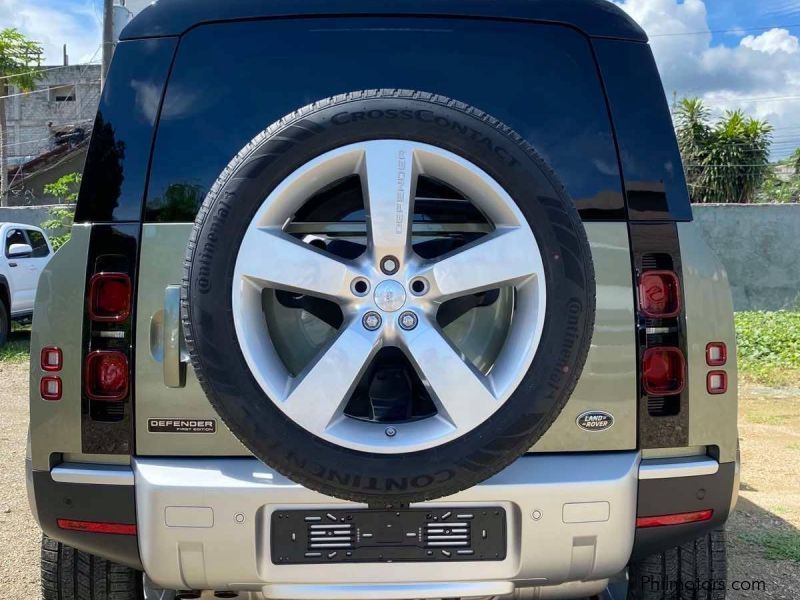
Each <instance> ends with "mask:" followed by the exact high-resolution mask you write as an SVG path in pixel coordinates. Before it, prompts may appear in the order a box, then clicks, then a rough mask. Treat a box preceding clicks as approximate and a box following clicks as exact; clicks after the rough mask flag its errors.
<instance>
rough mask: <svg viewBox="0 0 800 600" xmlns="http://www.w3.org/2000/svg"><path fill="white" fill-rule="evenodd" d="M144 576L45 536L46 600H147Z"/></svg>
mask: <svg viewBox="0 0 800 600" xmlns="http://www.w3.org/2000/svg"><path fill="white" fill-rule="evenodd" d="M143 598H144V592H143V590H142V574H141V573H140V572H139V571H136V570H134V569H131V568H130V567H126V566H123V565H119V564H117V563H113V562H111V561H109V560H106V559H104V558H100V557H99V556H94V555H92V554H88V553H86V552H81V551H80V550H76V549H75V548H72V547H70V546H67V545H66V544H62V543H61V542H59V541H56V540H54V539H52V538H49V537H47V536H46V535H44V536H42V600H143Z"/></svg>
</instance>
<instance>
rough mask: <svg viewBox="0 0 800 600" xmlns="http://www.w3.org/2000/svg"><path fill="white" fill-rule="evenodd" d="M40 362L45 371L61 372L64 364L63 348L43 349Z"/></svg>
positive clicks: (48, 347)
mask: <svg viewBox="0 0 800 600" xmlns="http://www.w3.org/2000/svg"><path fill="white" fill-rule="evenodd" d="M39 360H40V365H41V367H42V370H43V371H60V370H61V367H62V366H63V364H64V354H63V353H62V352H61V348H56V347H55V346H47V347H45V348H42V352H41V354H40V359H39Z"/></svg>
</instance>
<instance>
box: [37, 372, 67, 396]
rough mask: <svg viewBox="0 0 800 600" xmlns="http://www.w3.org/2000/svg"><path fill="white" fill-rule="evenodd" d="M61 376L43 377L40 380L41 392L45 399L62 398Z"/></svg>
mask: <svg viewBox="0 0 800 600" xmlns="http://www.w3.org/2000/svg"><path fill="white" fill-rule="evenodd" d="M61 387H62V386H61V377H56V376H49V377H42V378H41V380H40V381H39V393H40V394H41V396H42V399H43V400H61Z"/></svg>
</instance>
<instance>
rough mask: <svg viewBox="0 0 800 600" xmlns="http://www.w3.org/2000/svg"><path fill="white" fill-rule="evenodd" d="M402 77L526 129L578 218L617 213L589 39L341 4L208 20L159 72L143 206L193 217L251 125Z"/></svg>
mask: <svg viewBox="0 0 800 600" xmlns="http://www.w3.org/2000/svg"><path fill="white" fill-rule="evenodd" d="M370 88H407V89H415V90H421V91H427V92H434V93H439V94H443V95H446V96H449V97H451V98H454V99H457V100H461V101H463V102H467V103H469V104H472V105H473V106H476V107H477V108H480V109H481V110H484V111H486V112H488V113H489V114H491V115H493V116H495V117H497V118H498V119H500V120H501V121H503V122H505V123H506V124H507V125H509V126H510V127H512V128H514V129H515V130H516V131H517V132H519V133H520V134H521V135H523V136H524V137H525V138H526V139H527V140H528V141H529V142H530V143H531V144H532V145H533V146H534V147H535V148H536V149H537V150H538V152H539V153H540V154H541V155H542V156H543V157H544V158H545V159H546V160H547V161H548V162H549V163H550V165H551V166H552V167H553V168H554V170H555V171H556V173H557V174H558V176H559V177H560V179H561V181H562V182H563V183H564V184H565V185H566V188H567V191H568V192H569V193H570V195H571V196H572V197H573V199H574V200H575V202H576V204H577V206H578V208H579V209H580V210H581V213H582V216H583V217H584V218H585V219H624V218H625V212H624V200H623V197H622V190H621V182H620V174H619V167H618V163H617V157H616V151H615V147H614V142H613V138H612V134H611V127H610V125H609V119H608V111H607V106H606V103H605V99H604V96H603V93H602V88H601V86H600V83H599V80H598V74H597V68H596V65H595V62H594V59H593V57H592V51H591V48H590V45H589V42H588V41H587V39H586V38H585V37H584V36H583V35H582V34H580V33H578V32H576V31H574V30H572V29H569V28H566V27H562V26H555V25H533V24H518V23H500V22H495V21H468V20H463V21H460V20H453V19H422V18H419V19H416V18H415V19H407V18H342V19H297V20H281V21H254V22H240V23H226V24H218V25H207V26H203V27H199V28H196V29H194V30H192V31H191V32H189V33H188V34H186V35H185V36H184V37H183V39H182V40H181V42H180V45H179V48H178V54H177V57H176V60H175V64H174V67H173V71H172V76H171V78H170V81H169V83H168V86H167V92H166V96H165V99H164V105H163V109H162V113H161V120H160V123H159V128H158V133H157V138H156V145H155V149H154V154H153V163H152V165H151V174H150V185H149V191H148V196H147V205H146V210H145V219H146V220H147V221H158V222H179V221H192V220H194V217H195V214H196V211H197V208H198V205H199V203H200V202H202V199H203V197H204V196H205V194H206V192H207V191H208V189H209V188H210V187H211V185H212V184H213V183H214V180H215V179H216V178H217V177H218V176H219V174H220V172H221V171H222V170H223V169H224V167H225V166H226V165H227V164H228V162H229V161H230V160H231V159H232V158H233V156H234V155H236V153H237V152H238V151H239V150H240V149H241V148H242V147H243V146H244V145H245V144H247V142H249V141H250V140H251V139H252V138H253V137H254V136H255V135H256V134H258V133H259V132H260V131H262V130H263V129H265V128H266V127H268V126H269V125H270V124H272V123H273V122H275V121H277V120H278V119H280V118H281V117H282V116H284V115H286V114H288V113H290V112H292V111H293V110H295V109H297V108H299V107H301V106H304V105H306V104H309V103H311V102H314V101H315V100H320V99H322V98H326V97H328V96H333V95H335V94H339V93H345V92H349V91H354V90H361V89H370Z"/></svg>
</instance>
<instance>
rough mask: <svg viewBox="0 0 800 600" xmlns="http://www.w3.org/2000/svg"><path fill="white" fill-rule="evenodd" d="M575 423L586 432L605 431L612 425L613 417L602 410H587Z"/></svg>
mask: <svg viewBox="0 0 800 600" xmlns="http://www.w3.org/2000/svg"><path fill="white" fill-rule="evenodd" d="M575 422H576V423H577V424H578V427H580V428H581V429H585V430H586V431H605V430H606V429H610V428H611V426H612V425H613V424H614V416H613V415H612V414H611V413H607V412H605V411H604V410H587V411H586V412H584V413H581V414H579V415H578V418H577V419H576V421H575Z"/></svg>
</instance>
